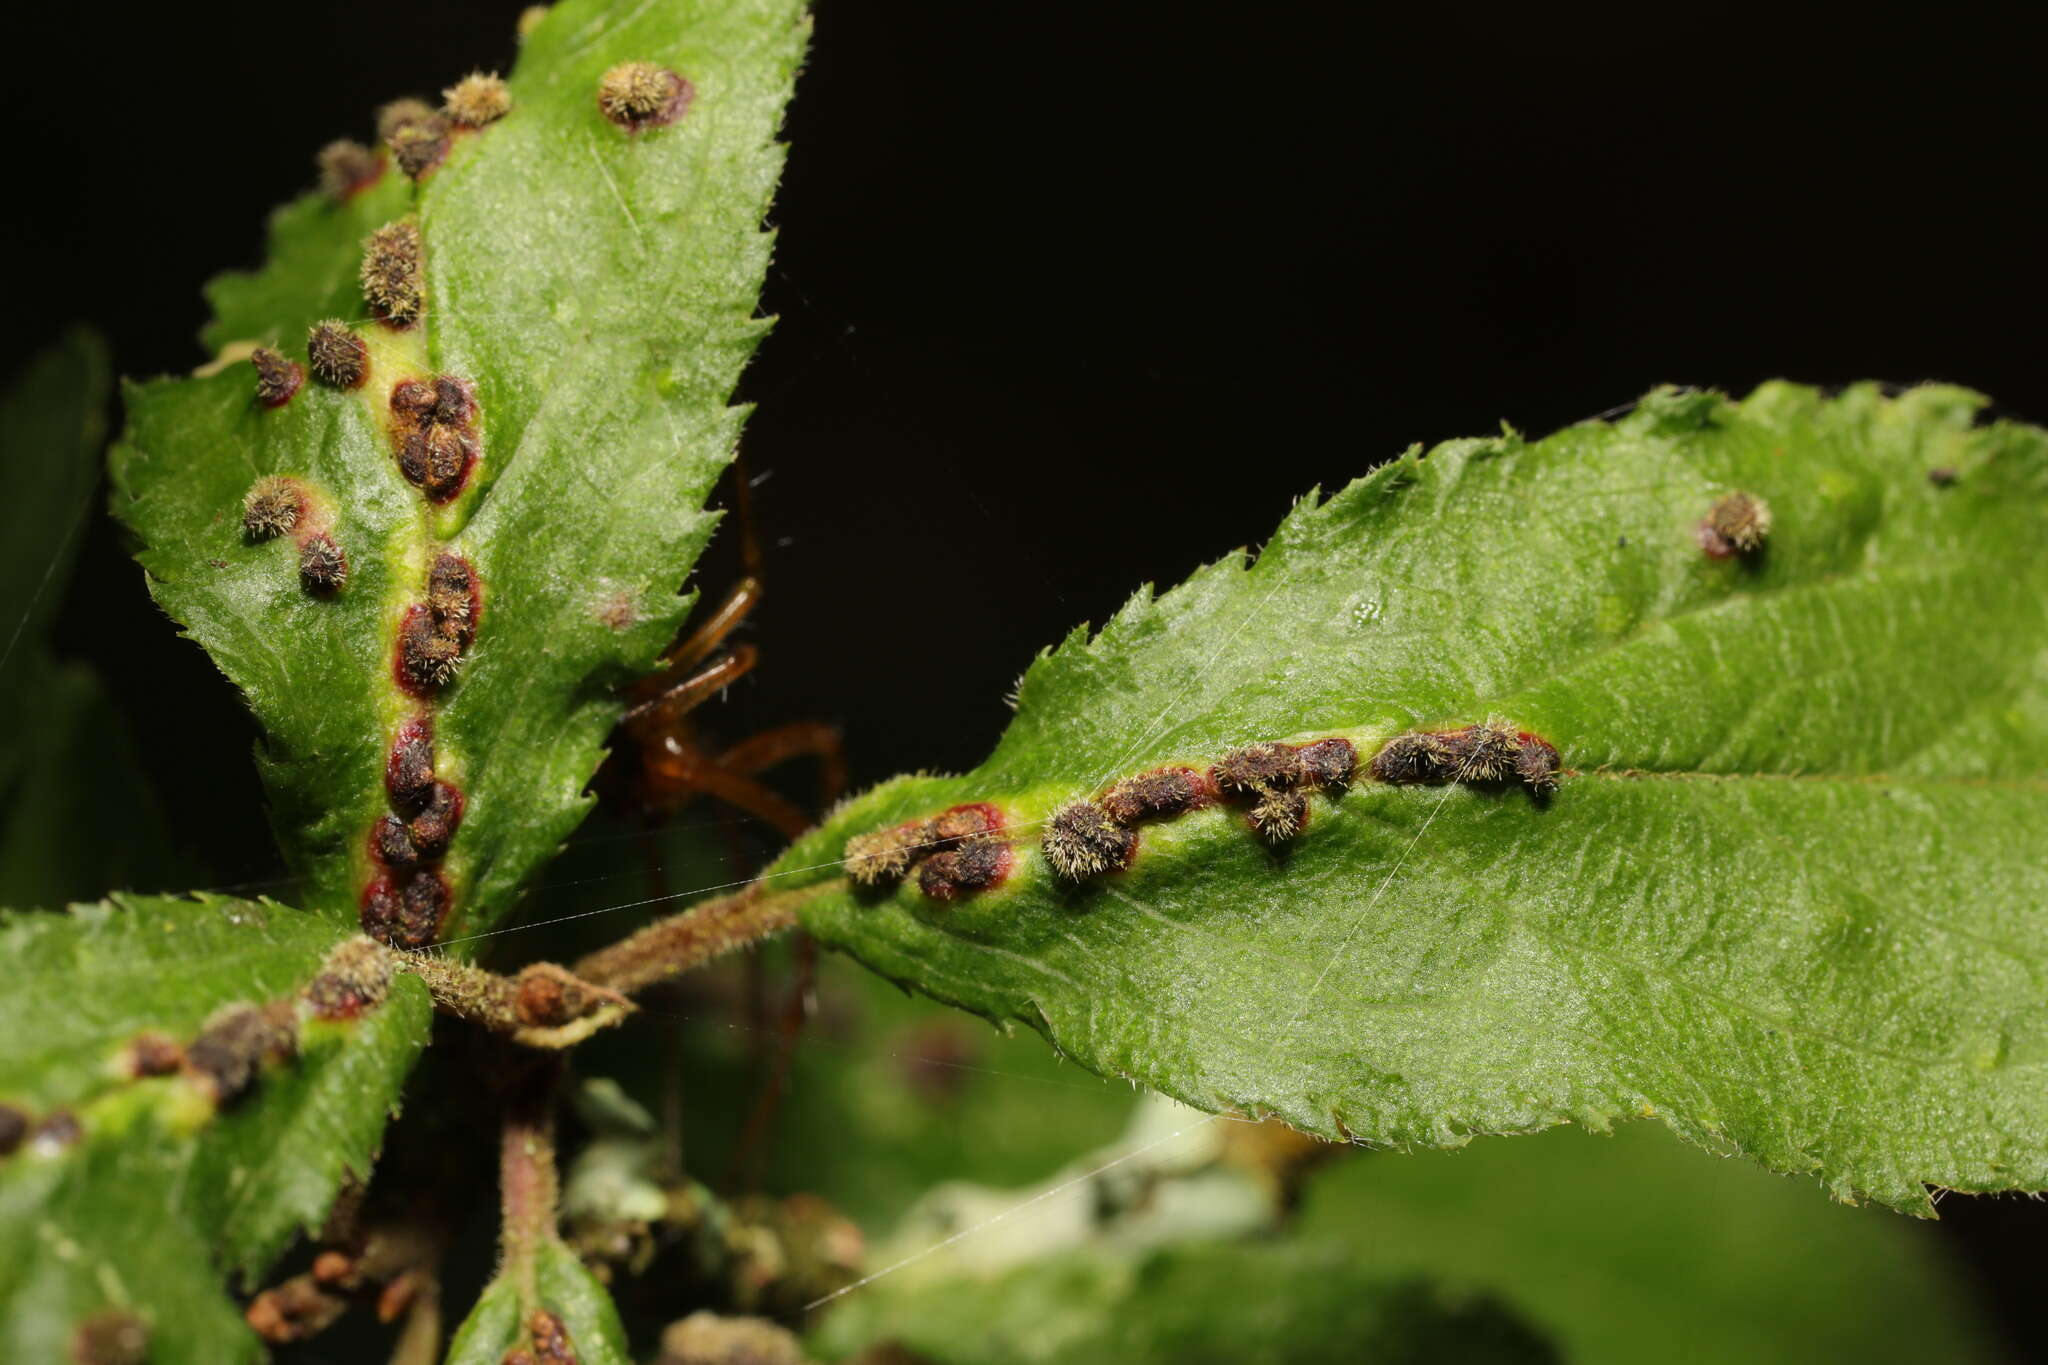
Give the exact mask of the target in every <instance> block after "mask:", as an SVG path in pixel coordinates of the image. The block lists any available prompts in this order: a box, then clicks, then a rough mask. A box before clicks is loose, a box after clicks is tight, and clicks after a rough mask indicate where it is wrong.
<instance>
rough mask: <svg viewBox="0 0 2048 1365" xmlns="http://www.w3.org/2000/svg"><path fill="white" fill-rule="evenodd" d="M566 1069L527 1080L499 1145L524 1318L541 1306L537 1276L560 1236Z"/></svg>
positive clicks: (508, 1249) (552, 1065)
mask: <svg viewBox="0 0 2048 1365" xmlns="http://www.w3.org/2000/svg"><path fill="white" fill-rule="evenodd" d="M560 1075H561V1066H560V1064H559V1063H557V1062H553V1061H550V1062H548V1063H547V1064H545V1065H542V1066H538V1067H535V1068H534V1069H533V1071H532V1072H531V1073H530V1074H528V1075H526V1076H524V1077H522V1078H521V1079H520V1080H519V1081H518V1082H517V1084H516V1085H515V1086H514V1088H513V1090H512V1092H511V1094H510V1095H509V1096H508V1097H507V1103H506V1107H505V1125H504V1128H503V1130H502V1133H501V1135H500V1137H499V1143H498V1186H499V1196H500V1199H501V1201H502V1204H503V1210H504V1212H503V1218H504V1222H503V1226H502V1228H501V1231H500V1234H499V1235H500V1237H501V1238H502V1244H503V1247H504V1254H505V1266H506V1269H507V1270H508V1271H509V1272H510V1273H511V1275H512V1276H513V1280H514V1283H515V1284H516V1285H517V1286H518V1288H519V1301H520V1309H521V1312H522V1315H523V1314H524V1313H530V1312H532V1311H533V1310H534V1309H535V1308H538V1307H539V1306H540V1297H539V1289H538V1286H537V1284H536V1282H535V1270H536V1267H537V1266H538V1264H539V1260H540V1249H541V1247H542V1246H543V1245H545V1244H546V1243H547V1242H548V1241H549V1240H550V1239H551V1238H553V1237H554V1235H555V1205H556V1200H557V1197H558V1195H559V1193H560V1190H559V1178H558V1176H557V1174H556V1171H555V1105H554V1099H555V1082H556V1080H557V1079H558V1078H559V1077H560Z"/></svg>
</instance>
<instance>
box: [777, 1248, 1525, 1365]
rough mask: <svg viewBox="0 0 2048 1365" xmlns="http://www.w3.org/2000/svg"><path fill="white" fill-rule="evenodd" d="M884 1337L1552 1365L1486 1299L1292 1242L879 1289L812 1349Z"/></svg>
mask: <svg viewBox="0 0 2048 1365" xmlns="http://www.w3.org/2000/svg"><path fill="white" fill-rule="evenodd" d="M885 1341H895V1342H901V1343H902V1344H904V1345H906V1346H908V1347H909V1348H910V1349H912V1350H913V1351H917V1352H920V1353H922V1354H923V1355H926V1356H929V1357H930V1358H931V1359H933V1360H934V1361H938V1362H940V1365H982V1362H987V1363H988V1365H998V1363H999V1362H1000V1365H1012V1362H1021V1361H1058V1362H1060V1365H1092V1363H1093V1362H1097V1361H1100V1362H1104V1365H1111V1363H1112V1362H1113V1363H1114V1365H1146V1362H1151V1361H1159V1362H1181V1361H1190V1360H1228V1361H1232V1362H1240V1361H1241V1362H1246V1365H1338V1362H1349V1361H1359V1360H1371V1361H1375V1362H1387V1365H1396V1363H1397V1362H1398V1363H1402V1365H1406V1363H1407V1362H1416V1363H1417V1365H1419V1362H1423V1361H1439V1360H1441V1361H1453V1360H1454V1361H1461V1362H1510V1361H1531V1362H1533V1361H1551V1360H1557V1359H1559V1357H1558V1355H1557V1354H1556V1353H1555V1352H1554V1351H1552V1350H1551V1349H1550V1347H1549V1346H1548V1345H1547V1344H1546V1343H1545V1342H1544V1341H1543V1339H1542V1338H1541V1337H1539V1336H1538V1335H1536V1333H1535V1332H1533V1331H1532V1330H1530V1328H1529V1327H1527V1326H1526V1325H1524V1324H1523V1323H1522V1322H1520V1321H1519V1320H1518V1319H1517V1318H1516V1317H1515V1316H1514V1315H1513V1314H1512V1313H1511V1312H1509V1311H1508V1310H1507V1309H1506V1308H1504V1307H1503V1306H1502V1305H1500V1304H1498V1303H1496V1302H1494V1301H1492V1300H1490V1299H1488V1298H1485V1297H1480V1296H1474V1295H1472V1294H1470V1293H1467V1292H1464V1291H1461V1290H1456V1289H1447V1288H1444V1287H1441V1286H1437V1285H1433V1284H1430V1283H1428V1282H1425V1281H1419V1280H1406V1281H1397V1280H1389V1279H1383V1278H1380V1277H1378V1276H1376V1275H1371V1274H1367V1273H1362V1272H1361V1271H1360V1270H1359V1269H1358V1266H1357V1264H1356V1263H1355V1262H1354V1261H1353V1260H1352V1259H1351V1257H1350V1256H1349V1254H1348V1253H1347V1251H1346V1250H1345V1248H1344V1247H1343V1246H1342V1245H1340V1244H1337V1243H1334V1242H1298V1241H1279V1242H1274V1243H1270V1244H1264V1245H1261V1244H1256V1243H1254V1244H1249V1245H1222V1246H1199V1245H1198V1246H1186V1247H1173V1248H1168V1249H1165V1250H1161V1251H1157V1252H1154V1253H1152V1254H1151V1255H1149V1256H1146V1257H1142V1258H1136V1259H1128V1260H1127V1259H1125V1258H1121V1257H1110V1256H1098V1255H1092V1254H1085V1253H1083V1254H1076V1255H1072V1256H1066V1257H1061V1258H1058V1259H1054V1260H1049V1261H1043V1262H1038V1263H1034V1264H1030V1265H1026V1266H1023V1267H1020V1268H1018V1269H1015V1270H1012V1271H1009V1272H1007V1273H1005V1274H1002V1275H998V1276H993V1277H990V1278H987V1279H975V1278H966V1277H961V1278H953V1279H941V1280H932V1281H919V1282H916V1283H915V1284H914V1286H913V1287H911V1288H909V1289H906V1290H901V1291H897V1290H893V1289H891V1288H890V1286H889V1282H888V1281H886V1280H884V1281H881V1282H880V1283H878V1284H877V1285H875V1286H873V1287H872V1288H869V1289H865V1290H862V1291H860V1292H859V1293H858V1294H855V1295H853V1296H851V1297H850V1298H848V1299H847V1300H846V1302H845V1303H844V1304H843V1305H842V1306H840V1307H838V1308H836V1309H834V1310H833V1312H832V1313H831V1315H830V1316H829V1317H827V1318H826V1319H825V1322H824V1325H823V1326H822V1327H821V1328H820V1329H819V1331H818V1332H817V1333H816V1335H815V1340H814V1343H813V1344H814V1346H815V1347H816V1348H817V1349H818V1350H820V1351H821V1352H822V1353H823V1354H824V1355H825V1356H826V1357H827V1358H828V1359H839V1358H841V1357H844V1356H847V1355H850V1354H852V1353H853V1352H854V1351H856V1350H859V1349H860V1348H861V1347H863V1346H866V1345H869V1344H873V1343H879V1342H885Z"/></svg>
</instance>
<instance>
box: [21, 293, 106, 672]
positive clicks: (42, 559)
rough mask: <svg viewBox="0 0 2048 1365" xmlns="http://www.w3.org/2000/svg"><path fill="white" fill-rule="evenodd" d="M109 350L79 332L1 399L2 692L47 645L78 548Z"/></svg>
mask: <svg viewBox="0 0 2048 1365" xmlns="http://www.w3.org/2000/svg"><path fill="white" fill-rule="evenodd" d="M106 403H107V347H106V343H105V342H103V341H101V340H100V338H99V337H98V335H97V334H95V333H93V332H90V331H88V330H86V329H85V328H82V327H81V328H74V329H73V330H71V331H70V332H67V333H66V334H65V335H64V338H63V339H62V340H61V341H59V342H57V343H56V344H55V345H53V346H51V347H49V348H48V349H46V350H44V351H42V352H41V353H39V354H38V355H37V356H36V357H35V359H34V360H32V361H31V362H30V363H29V365H28V368H27V369H25V370H23V371H22V372H21V373H20V374H18V375H16V376H14V377H13V378H12V379H11V380H10V381H9V383H8V385H7V388H6V391H5V392H4V393H0V451H4V452H5V454H6V465H5V468H6V493H7V495H6V496H5V497H4V498H0V681H4V682H5V683H6V684H8V690H7V691H6V692H0V697H5V698H6V699H7V700H8V701H9V702H10V703H12V702H13V701H14V700H15V699H16V698H17V697H18V696H19V693H18V692H16V691H15V690H13V683H14V673H13V670H12V669H11V668H9V667H7V664H8V663H9V662H11V661H12V660H13V659H14V658H15V656H16V653H17V651H19V650H21V648H22V647H23V645H24V644H30V645H40V644H41V642H42V637H43V633H44V630H45V628H46V627H47V625H48V623H49V621H50V618H51V616H52V615H54V614H55V612H56V610H57V607H58V604H59V602H60V600H61V599H62V597H63V593H64V585H65V583H66V582H67V581H68V580H69V579H70V577H71V565H72V563H73V562H74V561H75V560H76V558H77V554H78V548H79V536H78V531H79V527H80V525H81V524H82V523H83V522H84V520H85V515H86V511H87V506H88V501H89V499H90V497H91V493H92V485H93V480H94V478H95V477H96V475H97V468H96V466H97V459H98V455H99V451H100V447H101V445H102V444H103V443H104V442H105V440H106V434H107V433H106V426H107V415H106Z"/></svg>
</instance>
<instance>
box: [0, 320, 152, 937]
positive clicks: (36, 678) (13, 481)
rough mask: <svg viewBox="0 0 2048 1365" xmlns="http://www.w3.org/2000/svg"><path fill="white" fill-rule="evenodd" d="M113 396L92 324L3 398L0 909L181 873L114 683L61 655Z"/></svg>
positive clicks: (48, 353) (39, 360) (41, 358)
mask: <svg viewBox="0 0 2048 1365" xmlns="http://www.w3.org/2000/svg"><path fill="white" fill-rule="evenodd" d="M106 404H107V357H106V346H105V344H104V343H103V342H101V340H100V339H99V337H98V336H97V335H95V334H94V333H92V332H90V331H86V330H84V329H82V328H81V329H76V330H74V331H72V332H70V333H68V334H67V335H66V336H65V337H64V338H63V340H61V341H59V342H58V343H57V344H55V345H53V346H51V347H50V348H48V349H47V350H45V351H43V352H42V353H41V354H40V355H38V356H37V357H36V359H35V360H34V361H33V362H31V363H30V365H29V367H28V368H27V369H26V370H24V371H23V372H22V373H21V374H20V375H18V376H17V377H16V378H15V379H14V380H13V382H12V383H10V384H9V385H8V387H7V390H6V392H5V394H4V395H0V470H4V471H5V475H4V482H5V486H4V489H0V710H4V712H5V714H6V715H7V716H8V718H9V724H8V725H7V727H6V729H5V732H4V733H0V904H14V905H55V904H63V903H64V902H66V901H72V900H86V899H89V898H91V897H94V896H98V895H101V894H103V893H104V892H106V891H107V890H108V889H110V888H112V887H117V886H123V885H129V884H131V882H132V880H145V881H150V880H155V879H158V878H165V879H168V882H169V883H170V884H177V882H178V881H179V880H181V879H180V877H179V875H178V874H179V873H180V872H181V871H182V868H181V862H182V860H181V859H179V858H178V857H177V856H176V855H175V854H174V853H173V852H172V850H171V848H170V846H169V843H168V840H167V837H166V835H165V833H164V829H163V822H162V818H161V816H160V814H159V813H158V811H157V810H156V807H155V804H154V802H152V801H151V799H150V796H149V793H148V790H147V788H146V786H145V784H144V782H143V778H142V774H141V770H140V767H139V766H138V764H137V762H136V759H135V754H134V750H133V748H132V746H131V745H130V743H129V737H128V731H127V726H126V724H125V723H124V722H123V720H122V718H121V716H120V715H119V714H118V713H117V712H116V711H115V710H114V707H113V704H112V701H111V699H110V698H109V697H108V696H107V693H106V689H105V688H104V687H102V686H101V685H100V682H99V680H98V678H96V677H95V676H94V675H93V674H92V672H91V671H90V670H88V669H86V668H84V667H83V666H81V665H77V664H68V665H60V664H58V663H57V662H56V661H55V660H54V659H53V658H52V657H51V652H50V643H49V639H48V632H49V625H50V621H51V618H52V616H53V615H54V614H55V612H56V611H57V609H58V606H59V604H60V603H61V602H62V600H63V597H64V590H65V587H66V585H67V583H68V582H69V580H70V577H71V567H72V564H73V562H74V560H75V559H76V557H77V552H78V548H79V542H80V541H81V540H82V539H83V537H82V536H81V534H80V528H81V525H82V523H83V522H84V520H85V516H86V513H87V511H88V510H89V509H90V506H91V495H92V486H93V481H94V479H95V478H96V477H97V475H98V469H99V456H100V446H101V443H102V442H103V440H104V439H105V435H106V411H105V410H106ZM109 832H115V833H116V837H111V838H110V837H108V834H109Z"/></svg>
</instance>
